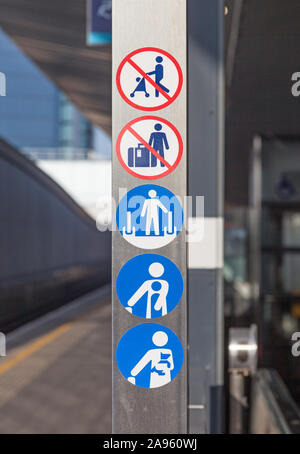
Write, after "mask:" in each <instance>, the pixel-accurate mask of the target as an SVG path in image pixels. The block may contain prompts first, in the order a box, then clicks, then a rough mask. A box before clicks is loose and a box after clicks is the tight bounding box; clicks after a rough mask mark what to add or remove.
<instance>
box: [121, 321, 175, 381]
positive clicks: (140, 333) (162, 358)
mask: <svg viewBox="0 0 300 454" xmlns="http://www.w3.org/2000/svg"><path fill="white" fill-rule="evenodd" d="M116 357H117V363H118V367H119V370H120V372H121V374H122V375H123V376H124V378H125V379H126V380H128V382H129V383H131V384H132V385H136V386H140V387H141V388H160V387H161V386H165V385H167V384H168V383H170V382H171V381H172V380H174V378H175V377H176V376H177V374H178V373H179V371H180V369H181V366H182V362H183V348H182V345H181V342H180V340H179V339H178V337H177V336H176V334H174V333H173V331H171V330H170V329H169V328H167V327H166V326H162V325H157V324H156V323H147V324H143V325H138V326H135V327H134V328H131V329H130V330H129V331H128V332H127V333H126V334H124V336H123V337H122V338H121V340H120V342H119V344H118V347H117V353H116Z"/></svg>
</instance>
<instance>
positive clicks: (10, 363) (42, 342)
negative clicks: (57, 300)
mask: <svg viewBox="0 0 300 454" xmlns="http://www.w3.org/2000/svg"><path fill="white" fill-rule="evenodd" d="M71 327H72V323H65V324H64V325H61V326H59V327H58V328H56V329H55V330H54V331H51V332H50V333H48V334H46V335H45V336H42V337H40V338H39V339H38V340H36V341H35V342H33V343H32V344H30V345H28V347H25V348H24V349H23V350H22V351H20V352H19V353H17V354H16V355H15V356H13V357H12V358H11V359H9V360H7V361H5V362H4V363H2V364H1V363H0V375H2V374H4V372H7V371H8V370H9V369H12V368H13V367H15V366H16V365H17V364H19V363H21V362H22V361H24V360H25V359H27V358H28V357H29V356H31V355H33V354H34V353H36V352H37V351H39V350H40V349H41V348H43V347H45V346H46V345H48V344H50V342H52V341H54V340H55V339H57V338H58V337H60V336H61V335H62V334H64V333H65V332H66V331H68V330H69V329H71Z"/></svg>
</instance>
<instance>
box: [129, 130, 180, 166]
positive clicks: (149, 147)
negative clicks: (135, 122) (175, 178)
mask: <svg viewBox="0 0 300 454" xmlns="http://www.w3.org/2000/svg"><path fill="white" fill-rule="evenodd" d="M127 130H128V131H129V132H131V134H132V135H133V136H134V137H135V138H136V139H137V140H138V141H139V142H140V143H142V144H143V145H144V146H145V147H146V148H148V150H149V151H150V153H152V154H153V155H154V156H155V157H156V158H157V159H159V160H160V162H162V163H163V164H164V165H165V166H166V167H167V168H168V169H170V168H171V167H172V166H171V165H170V164H169V163H168V161H166V160H165V159H164V158H163V157H162V156H161V155H160V154H159V153H157V151H155V150H154V148H152V147H151V146H150V145H149V144H148V143H147V142H146V140H144V139H143V137H142V136H140V135H139V134H138V133H137V132H136V131H135V130H134V129H132V128H131V127H130V126H128V128H127Z"/></svg>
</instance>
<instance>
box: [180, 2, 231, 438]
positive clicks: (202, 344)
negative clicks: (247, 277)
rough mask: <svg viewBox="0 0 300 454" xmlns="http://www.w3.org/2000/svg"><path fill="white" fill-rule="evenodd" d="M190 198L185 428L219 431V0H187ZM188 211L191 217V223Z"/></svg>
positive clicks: (221, 153)
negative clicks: (193, 202)
mask: <svg viewBox="0 0 300 454" xmlns="http://www.w3.org/2000/svg"><path fill="white" fill-rule="evenodd" d="M188 10H189V13H188V37H189V40H188V52H189V98H188V100H189V134H188V137H189V161H188V179H189V184H188V188H189V195H192V196H193V197H196V196H204V205H205V207H204V214H205V219H204V238H203V240H202V241H200V242H198V243H191V244H190V245H189V260H188V263H189V273H188V278H189V287H188V295H189V296H188V300H189V389H190V392H189V399H190V412H189V420H190V432H191V433H199V432H202V433H203V432H209V433H220V432H222V431H223V404H222V401H223V373H224V372H223V348H224V347H223V276H222V267H223V197H224V183H223V180H224V176H223V174H224V164H223V160H224V143H223V142H224V88H223V87H224V76H223V66H224V63H223V17H224V3H223V1H222V0H189V8H188ZM198 216H199V214H197V213H196V212H195V211H193V214H192V217H193V220H192V221H193V222H194V223H195V221H196V220H197V217H198Z"/></svg>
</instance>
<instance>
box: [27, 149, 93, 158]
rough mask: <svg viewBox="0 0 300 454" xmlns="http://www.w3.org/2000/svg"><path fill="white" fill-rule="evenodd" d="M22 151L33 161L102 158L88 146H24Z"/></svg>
mask: <svg viewBox="0 0 300 454" xmlns="http://www.w3.org/2000/svg"><path fill="white" fill-rule="evenodd" d="M21 153H22V154H24V155H25V156H26V157H27V158H28V159H31V160H32V161H44V160H55V161H56V160H63V161H67V160H70V161H76V160H78V161H85V160H101V155H99V153H95V151H94V150H91V149H87V148H65V147H63V148H28V147H27V148H23V149H22V150H21Z"/></svg>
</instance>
